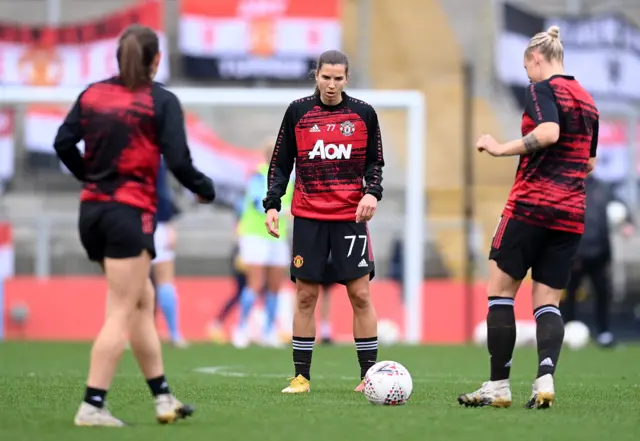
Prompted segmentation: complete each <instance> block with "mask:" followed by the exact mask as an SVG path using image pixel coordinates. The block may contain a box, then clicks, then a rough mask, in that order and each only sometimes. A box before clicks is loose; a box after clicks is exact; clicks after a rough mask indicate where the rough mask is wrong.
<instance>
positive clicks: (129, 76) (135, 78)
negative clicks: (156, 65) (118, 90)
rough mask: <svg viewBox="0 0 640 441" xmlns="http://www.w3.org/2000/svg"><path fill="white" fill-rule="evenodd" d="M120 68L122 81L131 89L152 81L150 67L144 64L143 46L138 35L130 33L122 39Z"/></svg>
mask: <svg viewBox="0 0 640 441" xmlns="http://www.w3.org/2000/svg"><path fill="white" fill-rule="evenodd" d="M118 68H119V70H120V78H121V79H122V82H123V83H124V85H125V86H126V87H127V88H129V89H130V90H134V89H137V88H138V87H140V86H142V85H144V84H148V83H149V82H150V81H151V78H150V75H149V74H150V72H149V68H148V66H145V64H144V60H143V51H142V46H141V45H140V41H138V38H136V35H134V34H131V35H128V36H127V37H125V38H123V39H122V40H121V41H120V47H119V48H118Z"/></svg>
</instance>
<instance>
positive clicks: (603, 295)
mask: <svg viewBox="0 0 640 441" xmlns="http://www.w3.org/2000/svg"><path fill="white" fill-rule="evenodd" d="M612 201H616V202H617V203H620V204H624V203H623V202H622V201H621V200H620V199H619V198H617V197H616V196H615V195H614V192H613V188H612V186H611V184H609V183H607V182H602V181H600V180H599V179H597V178H596V177H595V176H593V175H590V176H589V177H588V178H587V210H586V212H585V225H584V234H583V235H582V239H581V240H580V246H579V247H578V251H577V253H576V260H575V262H574V263H573V267H572V269H571V279H570V281H569V286H567V292H566V296H565V298H564V300H563V302H562V303H561V304H560V310H561V312H562V317H563V318H564V321H565V323H568V322H571V321H574V320H576V297H577V293H578V289H579V288H580V285H581V284H582V281H583V280H584V279H585V278H588V279H589V280H590V282H591V286H592V287H593V290H592V292H593V294H594V297H595V299H594V302H595V303H594V308H593V309H594V313H595V319H596V328H597V332H598V336H597V338H596V342H597V343H598V345H599V346H601V347H605V348H608V347H612V346H614V345H615V340H614V338H613V334H612V333H611V327H610V310H611V286H612V284H611V271H610V266H611V258H612V249H611V248H612V245H611V236H610V234H609V232H610V231H609V228H610V224H609V218H608V215H607V206H608V204H609V203H611V202H612ZM623 206H624V205H623ZM616 226H619V227H620V231H621V232H622V234H623V235H624V236H625V237H630V236H632V235H633V233H634V231H635V227H634V225H633V220H632V217H631V210H629V209H628V208H627V210H626V217H625V219H624V220H622V224H621V225H616Z"/></svg>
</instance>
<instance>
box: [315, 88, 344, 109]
mask: <svg viewBox="0 0 640 441" xmlns="http://www.w3.org/2000/svg"><path fill="white" fill-rule="evenodd" d="M347 98H349V96H348V95H347V93H346V92H342V101H340V102H339V103H338V104H335V105H333V106H331V105H329V104H325V103H323V102H322V100H321V99H320V94H319V93H318V94H316V104H318V105H319V106H320V107H322V108H323V109H327V110H338V109H342V108H343V107H344V106H346V104H347Z"/></svg>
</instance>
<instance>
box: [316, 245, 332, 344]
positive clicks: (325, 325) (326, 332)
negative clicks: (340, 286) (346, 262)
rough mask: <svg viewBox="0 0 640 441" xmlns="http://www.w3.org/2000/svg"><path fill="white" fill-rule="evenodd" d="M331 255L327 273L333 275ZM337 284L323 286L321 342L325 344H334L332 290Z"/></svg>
mask: <svg viewBox="0 0 640 441" xmlns="http://www.w3.org/2000/svg"><path fill="white" fill-rule="evenodd" d="M332 265H333V260H331V253H329V259H328V260H327V271H328V272H329V274H331V271H332V270H333V269H332V268H331V266H332ZM335 285H336V284H335V283H323V284H322V301H321V302H320V342H321V343H323V344H326V345H328V344H331V343H333V327H332V326H331V295H332V294H331V290H332V289H333V288H334V287H335Z"/></svg>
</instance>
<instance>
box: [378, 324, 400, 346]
mask: <svg viewBox="0 0 640 441" xmlns="http://www.w3.org/2000/svg"><path fill="white" fill-rule="evenodd" d="M399 340H400V327H399V326H398V325H397V323H396V322H394V321H393V320H388V319H382V320H380V321H379V322H378V343H380V344H381V345H383V346H390V345H395V344H396V343H398V341H399Z"/></svg>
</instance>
